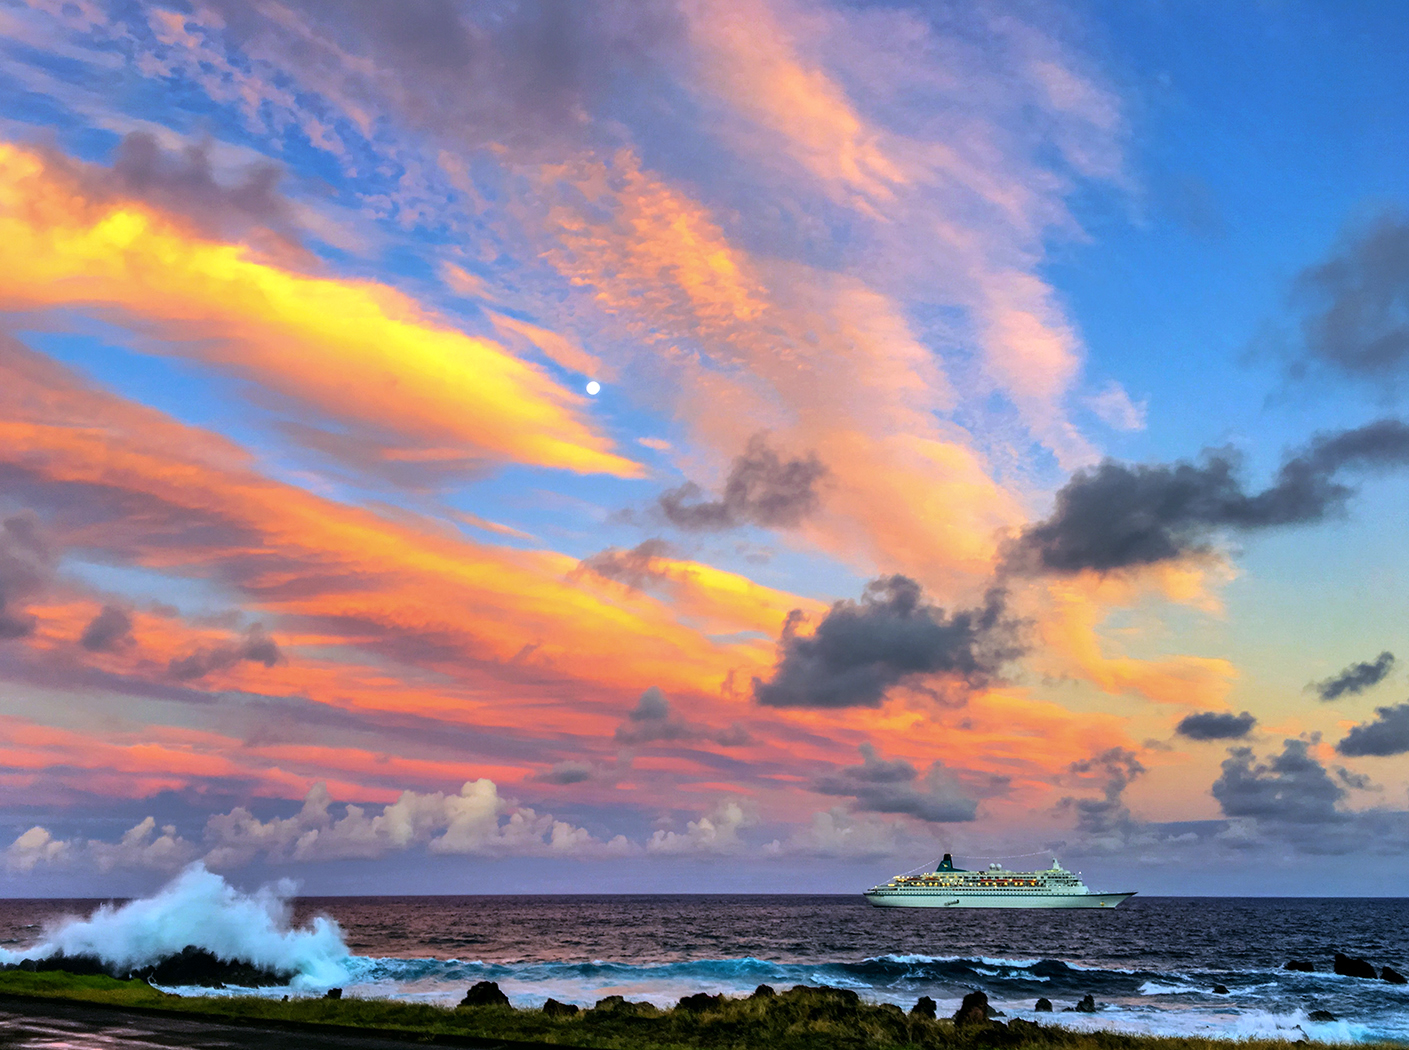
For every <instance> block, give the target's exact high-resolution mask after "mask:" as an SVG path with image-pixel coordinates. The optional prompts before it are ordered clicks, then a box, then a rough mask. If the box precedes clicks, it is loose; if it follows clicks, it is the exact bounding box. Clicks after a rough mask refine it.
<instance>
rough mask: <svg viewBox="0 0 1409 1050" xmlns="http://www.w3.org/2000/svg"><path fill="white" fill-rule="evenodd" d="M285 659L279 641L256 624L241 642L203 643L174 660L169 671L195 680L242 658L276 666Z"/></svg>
mask: <svg viewBox="0 0 1409 1050" xmlns="http://www.w3.org/2000/svg"><path fill="white" fill-rule="evenodd" d="M283 658H284V654H283V653H282V652H281V651H280V650H279V646H278V644H277V643H276V642H275V641H274V639H273V638H270V637H269V635H267V634H265V633H264V629H263V628H262V627H260V626H259V625H257V624H256V625H255V626H254V627H251V628H250V629H249V630H248V631H247V632H246V633H245V637H244V639H243V640H241V641H240V642H238V643H235V642H231V643H227V644H224V645H214V646H203V647H201V648H200V649H197V650H196V651H195V652H193V653H191V654H190V655H189V656H183V657H180V658H179V659H174V660H172V661H171V664H170V665H169V667H168V671H169V673H170V674H171V677H173V678H175V679H176V680H177V681H180V682H191V681H194V680H196V679H197V678H204V677H205V676H206V675H208V674H210V673H211V672H212V671H223V670H226V669H227V668H230V667H234V666H235V665H236V664H237V663H239V662H240V661H241V660H248V661H249V662H250V663H257V664H263V665H264V666H265V667H273V666H274V665H275V664H277V663H279V661H281V660H282V659H283Z"/></svg>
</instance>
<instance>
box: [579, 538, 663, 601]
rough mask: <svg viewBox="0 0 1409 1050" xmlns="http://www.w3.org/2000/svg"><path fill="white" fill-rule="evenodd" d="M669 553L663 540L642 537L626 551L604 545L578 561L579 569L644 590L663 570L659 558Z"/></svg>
mask: <svg viewBox="0 0 1409 1050" xmlns="http://www.w3.org/2000/svg"><path fill="white" fill-rule="evenodd" d="M670 555H671V548H670V544H668V543H666V542H665V540H659V539H653V540H644V541H642V542H641V543H638V544H637V545H636V546H634V547H632V548H631V549H630V550H621V549H620V548H618V547H608V548H607V549H606V550H604V551H598V552H597V553H596V554H593V555H591V556H590V557H587V558H583V559H582V561H581V562H579V563H578V568H579V569H585V570H587V571H588V572H593V573H596V574H597V575H598V576H605V577H606V578H607V579H609V580H616V581H617V582H618V583H624V584H626V586H628V587H634V588H635V589H636V590H638V591H640V590H645V589H646V587H647V586H648V585H650V584H651V583H653V582H655V581H658V580H661V579H664V578H665V575H666V574H665V570H664V568H663V567H662V566H661V564H660V561H661V559H663V558H668V557H670Z"/></svg>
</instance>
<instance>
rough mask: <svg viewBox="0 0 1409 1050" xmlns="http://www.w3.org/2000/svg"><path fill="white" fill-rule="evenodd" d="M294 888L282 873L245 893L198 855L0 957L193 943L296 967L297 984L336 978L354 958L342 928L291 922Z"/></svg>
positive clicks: (132, 954)
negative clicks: (137, 892)
mask: <svg viewBox="0 0 1409 1050" xmlns="http://www.w3.org/2000/svg"><path fill="white" fill-rule="evenodd" d="M295 889H296V887H295V884H294V883H293V882H291V881H289V880H287V879H284V880H280V881H279V882H278V883H276V884H275V885H273V886H262V887H260V888H259V889H258V890H256V891H255V892H253V893H242V892H240V891H239V890H237V889H235V888H234V887H233V886H231V885H230V884H229V883H228V882H226V881H225V880H224V879H223V878H221V877H220V876H219V875H216V874H214V873H213V872H210V871H207V870H206V869H205V866H204V865H203V864H200V863H199V862H198V863H196V864H192V865H191V866H190V867H188V868H186V869H185V870H184V871H182V872H181V873H180V874H179V875H177V876H176V878H174V879H173V880H172V881H171V882H169V883H167V884H166V885H165V886H164V887H162V888H161V889H160V890H158V891H157V892H156V893H154V894H153V895H152V896H150V897H142V898H138V899H136V900H132V901H128V902H127V903H126V904H122V905H117V906H113V905H111V904H105V905H102V906H101V907H99V908H98V909H97V910H96V911H94V912H93V914H92V915H90V916H88V917H87V918H86V919H84V918H79V917H76V916H75V917H69V918H66V919H63V920H60V921H59V922H57V923H53V924H51V925H50V926H48V927H47V928H46V929H45V931H44V934H43V936H42V938H41V939H40V941H39V942H38V943H36V944H34V945H32V946H30V947H29V948H26V949H24V950H23V951H19V952H14V951H8V950H5V949H0V962H9V963H14V962H18V961H19V960H20V959H22V958H30V959H45V958H48V957H50V956H53V955H59V954H63V955H69V956H73V955H91V956H97V957H98V958H99V959H101V960H103V962H105V963H109V964H111V965H112V966H114V967H115V968H118V969H127V968H135V967H140V966H147V965H150V964H152V963H156V962H159V961H160V960H161V959H164V958H166V957H167V956H170V955H175V954H176V953H178V952H180V951H181V949H182V948H185V947H186V946H187V945H195V946H196V947H197V948H204V949H205V950H206V951H209V952H212V953H213V954H215V955H217V956H219V957H220V958H222V959H227V960H232V961H241V962H247V963H251V964H253V965H255V966H259V967H263V968H266V969H270V970H277V971H280V972H285V973H293V974H294V975H295V977H294V979H293V985H294V986H295V987H300V986H305V985H306V986H311V987H326V986H329V985H333V984H337V983H339V982H340V981H342V980H343V979H344V977H346V975H347V972H348V971H347V963H348V961H349V958H350V953H349V952H348V949H347V945H346V944H345V943H344V942H343V937H342V931H341V930H340V929H339V928H338V924H337V923H336V922H334V921H333V920H331V919H327V918H323V917H322V916H319V917H318V918H315V919H314V920H313V921H312V922H311V923H310V924H309V925H307V926H304V927H299V928H295V927H293V926H292V914H291V909H290V907H289V898H290V897H292V896H293V895H294V891H295Z"/></svg>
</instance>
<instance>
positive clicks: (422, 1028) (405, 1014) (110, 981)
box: [0, 971, 1406, 1050]
mask: <svg viewBox="0 0 1409 1050" xmlns="http://www.w3.org/2000/svg"><path fill="white" fill-rule="evenodd" d="M477 990H478V989H477ZM494 993H495V994H497V993H498V989H497V987H495V988H494ZM765 993H766V994H765ZM925 1002H926V1000H925V999H922V1000H921V1001H920V1003H919V1004H917V1009H916V1010H912V1011H911V1012H910V1013H909V1014H906V1013H905V1012H904V1011H902V1010H901V1009H900V1008H899V1007H897V1006H894V1005H891V1004H872V1003H868V1002H865V1001H862V1000H860V999H859V998H858V997H857V996H856V994H855V993H854V992H849V991H846V990H843V989H835V988H827V987H806V986H797V987H795V988H792V989H789V990H786V991H783V992H777V993H775V992H773V990H772V989H768V988H766V986H765V987H761V988H760V989H758V991H756V992H755V994H754V995H753V996H750V997H748V998H727V997H724V996H708V995H704V994H703V993H701V994H698V995H695V996H690V997H687V998H686V999H683V1000H681V1002H680V1003H679V1004H677V1005H676V1006H675V1007H672V1008H670V1009H665V1010H662V1009H659V1008H657V1007H654V1006H651V1005H649V1004H643V1003H631V1002H627V1001H625V1000H623V999H622V998H621V997H620V996H612V997H609V998H608V999H605V1000H601V1001H599V1002H598V1003H597V1004H596V1006H595V1007H592V1008H588V1009H583V1010H578V1009H577V1008H575V1007H574V1008H567V1009H564V1010H562V1011H561V1012H556V1011H555V1012H549V1011H545V1010H543V1009H515V1008H514V1007H512V1006H509V1005H507V1004H504V1005H497V1004H495V1005H474V1006H466V1005H463V1004H462V1005H461V1006H460V1007H458V1008H445V1007H440V1006H432V1005H428V1004H414V1003H405V1002H399V1001H393V1000H385V999H370V998H361V997H347V998H313V997H292V998H288V999H283V1000H279V999H273V998H269V997H266V996H254V995H250V996H221V997H213V996H181V995H176V994H174V993H170V992H164V991H162V990H160V989H158V988H154V987H152V986H151V985H149V984H146V983H145V982H143V981H141V980H127V981H121V980H117V979H114V978H110V977H96V976H74V975H72V974H69V973H66V972H64V971H46V972H42V973H32V972H27V971H7V972H4V973H0V1014H13V1015H20V1016H23V1017H26V1018H30V1019H31V1020H33V1019H41V1020H42V1019H56V1018H57V1019H60V1020H63V1021H65V1022H66V1023H69V1024H72V1025H77V1026H78V1027H79V1029H81V1030H83V1031H97V1030H99V1029H102V1028H103V1027H104V1026H105V1025H106V1026H108V1027H114V1026H113V1024H112V1021H113V1019H114V1018H117V1019H121V1020H122V1021H124V1024H123V1025H119V1026H118V1027H123V1028H124V1030H125V1029H126V1028H131V1027H132V1022H135V1021H138V1020H139V1019H140V1022H141V1023H140V1024H138V1025H137V1027H139V1028H141V1027H145V1028H149V1029H152V1030H153V1034H154V1036H160V1035H161V1033H162V1032H167V1033H168V1034H170V1033H172V1032H176V1033H177V1034H180V1033H185V1034H184V1035H182V1036H181V1038H182V1039H184V1040H185V1041H179V1042H166V1041H165V1040H164V1039H161V1038H158V1039H157V1040H156V1041H157V1042H158V1043H159V1045H171V1046H193V1047H200V1046H205V1045H207V1043H209V1045H211V1046H215V1045H223V1046H230V1045H236V1046H241V1047H243V1046H249V1047H250V1048H251V1050H257V1048H259V1047H263V1048H269V1047H279V1046H282V1045H289V1046H295V1045H296V1046H309V1047H314V1048H321V1047H330V1048H331V1047H334V1046H347V1047H349V1048H351V1047H360V1048H363V1050H382V1048H383V1047H386V1048H393V1047H404V1046H406V1045H407V1044H408V1043H413V1042H419V1043H422V1044H432V1045H443V1046H463V1047H471V1048H478V1050H488V1048H490V1047H503V1048H504V1050H542V1048H543V1047H548V1046H554V1047H560V1048H568V1047H571V1048H575V1050H677V1048H686V1047H688V1048H691V1050H713V1048H718V1050H725V1048H729V1050H741V1048H743V1050H752V1048H755V1047H757V1048H758V1050H775V1048H778V1050H804V1048H812V1047H817V1046H827V1047H828V1048H829V1050H831V1048H837V1050H911V1048H915V1050H938V1048H956V1050H963V1048H974V1050H987V1048H1016V1047H1028V1046H1031V1047H1053V1048H1058V1047H1059V1048H1064V1050H1221V1048H1226V1047H1227V1046H1228V1044H1229V1043H1232V1042H1236V1043H1237V1044H1238V1046H1240V1047H1247V1048H1249V1050H1285V1048H1289V1047H1292V1046H1295V1045H1298V1044H1302V1045H1306V1044H1310V1045H1315V1046H1338V1045H1348V1044H1342V1043H1328V1042H1316V1041H1314V1040H1312V1039H1311V1038H1310V1037H1309V1036H1308V1035H1306V1034H1305V1033H1300V1037H1299V1038H1296V1039H1242V1038H1238V1037H1236V1036H1234V1035H1230V1036H1228V1037H1227V1038H1218V1037H1213V1036H1159V1035H1145V1034H1136V1033H1124V1032H1116V1031H1110V1030H1108V1029H1106V1030H1100V1031H1094V1032H1092V1031H1081V1030H1079V1029H1075V1028H1068V1027H1066V1026H1064V1025H1062V1024H1060V1023H1047V1024H1038V1023H1034V1022H1031V1021H1026V1020H1023V1019H1020V1018H1016V1019H1009V1020H1007V1022H1006V1023H1005V1022H1004V1021H1003V1020H999V1019H996V1018H994V1019H987V1018H985V1017H984V1016H983V1014H982V1012H980V1013H978V1014H974V1013H972V1012H970V1014H969V1016H967V1017H965V1018H959V1019H957V1021H956V1020H951V1019H948V1018H942V1017H941V1018H938V1019H935V1018H934V1017H933V1012H932V1011H933V1007H934V1004H933V1002H932V1001H930V1005H929V1009H930V1011H931V1013H930V1014H928V1015H926V1014H925V1013H924V1012H923V1004H924V1003H925ZM966 1005H967V1004H966ZM1053 1021H1054V1022H1056V1018H1053ZM6 1027H7V1028H8V1027H9V1026H8V1025H7V1026H6ZM231 1029H233V1030H238V1031H239V1032H243V1033H246V1034H245V1035H244V1036H240V1037H238V1038H235V1037H234V1036H233V1034H232V1033H231V1032H229V1031H226V1030H231ZM178 1030H179V1031H178ZM221 1032H225V1035H224V1036H222V1035H220V1033H221ZM250 1033H254V1034H253V1035H251V1034H250ZM227 1037H228V1038H227ZM222 1038H223V1039H225V1042H223V1043H221V1042H220V1039H222ZM191 1040H195V1041H194V1042H193V1041H191ZM202 1040H204V1041H202ZM4 1045H13V1043H12V1041H11V1040H9V1039H3V1040H0V1046H4ZM36 1045H37V1044H36ZM118 1045H121V1042H120V1041H119V1043H118ZM148 1045H150V1041H149V1043H148ZM1353 1045H1355V1046H1364V1047H1384V1048H1390V1047H1399V1048H1402V1047H1404V1046H1405V1045H1406V1044H1404V1043H1396V1042H1389V1041H1385V1042H1378V1043H1356V1044H1353Z"/></svg>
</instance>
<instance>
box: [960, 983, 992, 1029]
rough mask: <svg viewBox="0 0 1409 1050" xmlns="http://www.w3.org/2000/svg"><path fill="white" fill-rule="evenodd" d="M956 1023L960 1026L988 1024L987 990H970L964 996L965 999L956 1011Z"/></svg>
mask: <svg viewBox="0 0 1409 1050" xmlns="http://www.w3.org/2000/svg"><path fill="white" fill-rule="evenodd" d="M954 1023H955V1024H956V1025H958V1026H959V1027H960V1028H963V1027H964V1026H966V1025H974V1024H988V995H987V994H986V993H985V992H970V993H969V994H968V995H966V996H964V1001H963V1002H962V1003H960V1004H959V1009H958V1010H956V1011H955V1012H954Z"/></svg>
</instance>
